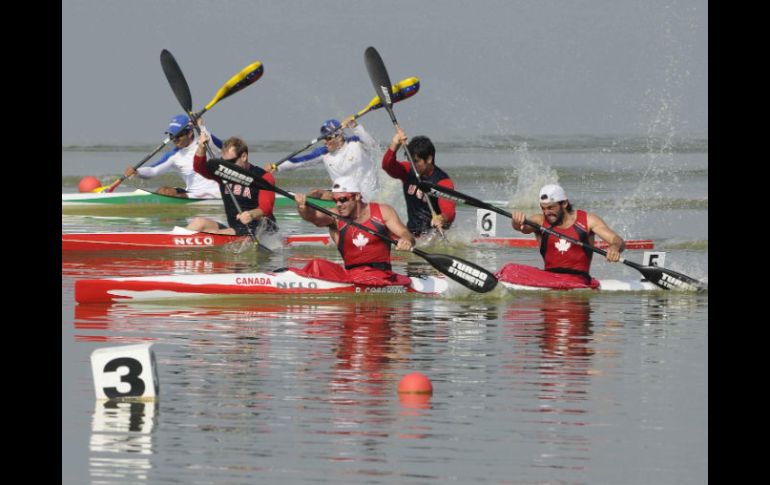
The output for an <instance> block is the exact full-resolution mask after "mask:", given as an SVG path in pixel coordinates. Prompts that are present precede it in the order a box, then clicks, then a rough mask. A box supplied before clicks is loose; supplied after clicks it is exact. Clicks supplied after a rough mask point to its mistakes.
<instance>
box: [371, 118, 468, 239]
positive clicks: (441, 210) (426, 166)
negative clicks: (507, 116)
mask: <svg viewBox="0 0 770 485" xmlns="http://www.w3.org/2000/svg"><path fill="white" fill-rule="evenodd" d="M405 143H406V147H407V149H408V150H409V153H410V154H411V155H412V159H413V160H414V168H415V169H416V170H417V174H415V173H414V171H413V170H412V164H411V163H410V162H409V161H398V160H396V152H397V151H398V149H399V148H400V147H401V146H402V145H404V144H405ZM382 169H383V170H385V172H387V173H388V175H390V176H391V177H393V178H395V179H398V180H400V181H401V183H402V184H403V188H404V200H405V201H406V212H407V215H408V217H409V218H408V220H407V223H406V227H408V228H409V231H411V233H412V234H414V235H415V236H416V237H420V236H423V235H425V234H427V233H430V232H431V231H432V230H435V228H441V229H449V227H450V226H451V225H452V222H454V220H455V203H454V202H453V201H451V200H448V199H443V198H442V199H438V198H436V197H430V201H431V202H430V203H432V204H433V208H434V210H435V211H436V215H435V217H434V216H433V214H432V213H431V208H430V206H429V205H428V204H429V202H428V196H427V195H425V194H423V193H422V191H421V190H420V189H418V188H417V182H418V180H417V179H418V176H419V179H420V181H423V182H430V183H433V184H436V185H440V186H442V187H446V188H448V189H454V183H453V182H452V179H451V178H449V175H447V173H446V172H444V171H443V170H442V169H441V168H439V167H437V166H436V147H434V146H433V142H432V141H431V140H430V138H428V137H427V136H415V137H414V138H412V139H411V140H409V143H407V136H406V133H404V130H403V129H401V127H400V126H399V127H397V128H396V134H395V135H393V139H392V140H391V142H390V146H389V147H388V151H386V152H385V155H383V157H382Z"/></svg>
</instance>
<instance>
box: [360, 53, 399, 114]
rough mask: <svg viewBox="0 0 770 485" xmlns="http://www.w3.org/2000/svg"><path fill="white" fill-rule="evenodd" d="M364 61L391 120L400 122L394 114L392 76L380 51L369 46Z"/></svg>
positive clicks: (375, 89)
mask: <svg viewBox="0 0 770 485" xmlns="http://www.w3.org/2000/svg"><path fill="white" fill-rule="evenodd" d="M364 63H365V64H366V70H367V71H368V72H369V79H371V81H372V85H373V86H374V92H375V94H377V96H379V97H380V101H381V102H382V104H383V106H385V109H386V110H387V111H388V114H389V115H390V120H391V121H392V122H393V124H398V123H397V121H396V117H395V115H394V114H393V107H392V106H393V100H392V99H391V92H390V77H389V76H388V70H387V69H385V63H384V62H382V57H380V54H379V52H377V49H375V48H374V47H367V48H366V52H364Z"/></svg>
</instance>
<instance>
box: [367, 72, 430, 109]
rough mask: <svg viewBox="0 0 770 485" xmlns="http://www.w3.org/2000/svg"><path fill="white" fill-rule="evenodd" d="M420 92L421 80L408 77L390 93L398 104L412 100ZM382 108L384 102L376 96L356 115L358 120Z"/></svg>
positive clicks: (394, 86)
mask: <svg viewBox="0 0 770 485" xmlns="http://www.w3.org/2000/svg"><path fill="white" fill-rule="evenodd" d="M419 90H420V78H418V77H408V78H406V79H404V80H402V81H400V82H398V83H396V84H394V85H393V86H391V87H390V92H391V93H393V102H394V103H398V102H399V101H401V100H404V99H406V98H411V97H412V96H414V95H415V94H417V91H419ZM378 108H382V102H381V101H380V97H379V96H375V97H373V98H372V100H371V101H369V104H367V105H366V107H365V108H364V109H362V110H361V111H359V112H358V113H356V118H358V117H360V116H362V115H364V114H366V113H367V112H369V111H371V110H373V109H378Z"/></svg>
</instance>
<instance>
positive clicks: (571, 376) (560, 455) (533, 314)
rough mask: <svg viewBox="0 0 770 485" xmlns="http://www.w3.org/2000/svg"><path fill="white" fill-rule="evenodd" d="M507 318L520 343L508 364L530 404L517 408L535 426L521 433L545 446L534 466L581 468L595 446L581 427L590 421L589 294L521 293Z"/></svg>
mask: <svg viewBox="0 0 770 485" xmlns="http://www.w3.org/2000/svg"><path fill="white" fill-rule="evenodd" d="M503 320H504V321H506V322H509V323H508V324H506V328H505V331H504V333H505V334H506V335H507V337H508V338H510V339H511V340H512V341H514V342H515V343H516V348H515V350H513V351H512V354H511V355H510V356H509V361H510V363H509V364H508V365H507V367H508V370H509V372H512V373H513V374H514V375H513V376H512V379H513V382H514V383H515V384H514V385H515V386H516V388H517V389H516V390H517V395H518V396H519V397H520V398H522V399H523V400H524V402H525V403H526V405H525V406H524V407H522V408H520V409H519V411H520V412H523V413H525V415H526V414H531V415H532V418H531V419H528V420H525V423H532V424H533V425H534V426H533V427H532V428H529V429H528V428H526V427H525V428H524V430H527V429H528V431H522V433H523V434H524V436H525V439H526V440H527V441H531V442H532V443H536V444H537V445H538V446H539V447H541V452H540V456H539V458H538V459H536V460H535V461H534V462H533V463H532V464H531V466H534V467H555V468H562V467H564V464H565V463H571V464H572V465H570V468H571V469H573V470H583V469H584V467H585V464H584V463H582V462H583V461H585V460H588V457H589V456H590V446H591V443H590V441H589V439H588V438H587V437H586V435H585V434H584V433H583V432H582V431H581V430H582V428H583V427H585V426H588V425H590V424H591V423H590V421H589V417H588V416H587V413H588V411H587V409H588V405H589V400H590V396H589V389H590V383H591V376H592V375H593V374H594V372H593V371H592V368H591V360H592V356H593V355H594V354H595V350H594V344H595V343H594V340H593V331H592V326H593V323H592V320H591V298H590V297H586V296H582V295H574V294H563V293H556V294H542V295H533V296H527V297H522V298H519V299H517V301H516V303H515V304H513V305H511V306H509V307H508V309H507V310H506V312H505V315H504V316H503ZM533 403H537V406H536V407H532V404H533ZM533 413H534V414H533Z"/></svg>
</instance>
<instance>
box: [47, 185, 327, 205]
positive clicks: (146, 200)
mask: <svg viewBox="0 0 770 485" xmlns="http://www.w3.org/2000/svg"><path fill="white" fill-rule="evenodd" d="M310 201H312V202H313V203H315V204H318V205H321V206H323V207H333V206H334V202H333V201H330V200H318V199H312V198H311V199H310ZM61 204H62V207H73V206H90V205H108V206H109V205H112V206H122V205H137V204H147V205H157V204H163V205H196V206H197V205H216V206H221V205H222V199H219V198H216V199H188V198H184V197H172V196H168V195H160V194H156V193H155V192H149V191H147V190H142V189H136V190H134V191H133V192H109V193H108V192H97V193H83V194H80V193H77V194H62V196H61ZM295 206H296V203H295V202H294V201H293V200H292V199H290V198H288V197H285V196H283V195H276V197H275V207H277V208H281V207H295Z"/></svg>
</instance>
